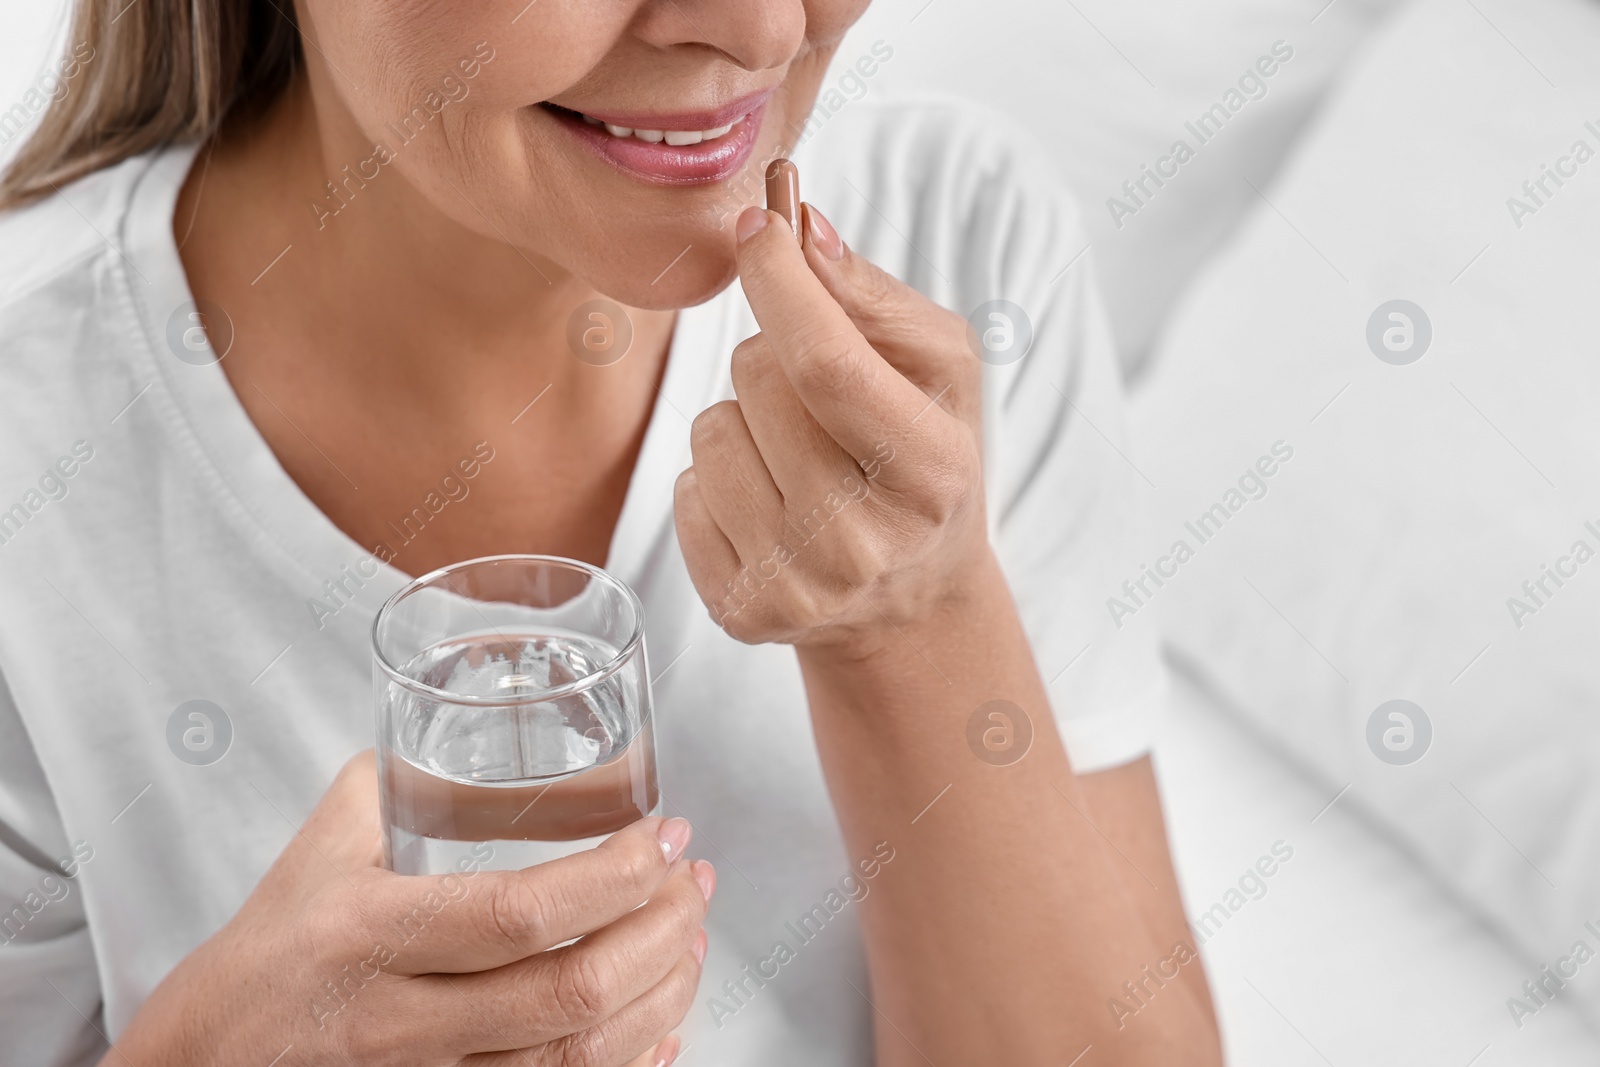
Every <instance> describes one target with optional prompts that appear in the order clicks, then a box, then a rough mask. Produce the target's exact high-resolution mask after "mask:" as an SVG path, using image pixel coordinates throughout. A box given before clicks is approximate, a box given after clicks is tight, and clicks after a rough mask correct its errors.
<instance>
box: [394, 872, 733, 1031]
mask: <svg viewBox="0 0 1600 1067" xmlns="http://www.w3.org/2000/svg"><path fill="white" fill-rule="evenodd" d="M709 872H710V864H707V863H705V862H704V861H703V860H702V861H697V862H696V863H695V864H692V865H691V864H680V865H679V866H678V867H677V869H676V870H675V871H674V873H673V875H672V877H671V878H669V879H668V880H667V882H666V884H665V885H663V886H662V888H661V890H660V891H659V892H658V893H656V894H655V895H654V896H652V897H651V898H650V900H649V902H648V903H646V904H645V905H644V906H643V907H640V908H638V909H637V910H634V911H631V912H629V913H628V914H627V915H625V916H623V917H622V918H620V919H618V920H617V921H616V922H614V923H611V924H610V925H608V926H605V927H602V928H601V929H599V930H597V931H595V932H594V933H592V934H590V935H588V936H587V937H584V938H583V939H582V940H580V941H578V942H576V943H575V944H571V945H565V946H563V947H561V948H558V949H553V950H551V951H549V952H543V953H539V954H537V955H535V956H531V957H529V958H527V959H525V960H520V961H518V962H517V963H514V964H511V965H510V966H507V967H502V968H500V969H498V970H495V971H487V972H483V973H479V974H471V975H456V976H454V977H449V978H447V977H445V976H442V975H441V976H439V977H438V978H437V979H434V978H424V979H419V982H420V983H423V984H424V988H423V989H422V990H421V995H422V996H427V997H437V996H443V995H446V994H459V995H460V996H464V997H465V998H466V1000H467V1001H468V1002H469V1003H471V1004H472V1005H473V1006H474V1008H475V1011H474V1012H472V1013H470V1014H462V1013H457V1014H454V1015H452V1016H451V1017H450V1020H449V1021H447V1022H445V1023H443V1024H442V1025H441V1026H439V1027H436V1028H435V1033H436V1039H437V1040H439V1041H440V1042H442V1047H446V1048H450V1047H461V1046H460V1045H459V1044H457V1043H458V1042H462V1041H468V1042H470V1041H472V1040H474V1035H477V1040H478V1042H479V1043H478V1044H476V1045H475V1046H469V1047H476V1048H479V1049H485V1050H495V1049H511V1048H524V1047H529V1046H537V1045H540V1044H545V1043H548V1042H553V1041H559V1040H561V1039H563V1038H568V1039H575V1040H581V1041H592V1040H595V1039H596V1038H595V1035H592V1034H591V1035H586V1036H580V1035H583V1032H584V1031H589V1030H595V1029H597V1028H602V1029H603V1028H604V1027H605V1024H607V1023H608V1022H609V1021H610V1020H612V1018H613V1017H614V1016H617V1015H619V1014H621V1013H623V1012H624V1011H625V1010H626V1009H627V1008H629V1007H630V1006H631V1005H633V1004H634V1002H635V1001H638V1000H639V999H640V998H643V997H647V996H648V995H649V994H651V993H652V991H654V990H655V989H656V988H657V987H658V986H659V985H660V984H661V983H662V982H663V981H664V980H666V979H667V978H668V976H669V975H670V974H671V972H673V971H674V970H676V969H678V968H680V967H682V965H683V963H684V959H685V957H688V961H689V963H690V965H691V969H690V970H689V972H688V973H686V974H685V975H684V976H683V977H685V978H687V979H690V985H691V987H692V985H693V983H694V982H695V981H698V975H699V963H700V957H703V955H704V948H703V940H702V939H701V936H700V935H701V933H702V924H703V923H704V920H705V914H706V906H707V903H708V901H709V893H708V891H707V889H706V888H705V887H703V886H702V881H704V882H705V884H706V885H708V886H710V887H711V888H713V889H714V888H715V882H714V881H713V880H712V879H711V878H710V877H709ZM697 876H698V877H697ZM696 953H698V954H699V955H698V956H697V955H696ZM435 983H437V984H435ZM430 985H431V986H432V988H429V987H428V986H430ZM439 986H444V988H442V989H441V988H439ZM680 1019H681V1016H676V1017H673V1018H670V1019H657V1020H654V1022H655V1023H664V1025H661V1026H659V1028H654V1026H653V1025H645V1024H646V1023H647V1022H650V1021H651V1017H650V1016H649V1015H648V1014H641V1013H637V1012H636V1013H634V1014H632V1015H630V1016H627V1017H625V1018H624V1020H622V1025H621V1026H620V1027H619V1026H618V1025H613V1026H612V1027H611V1029H610V1031H609V1034H610V1036H611V1039H612V1040H613V1041H615V1040H616V1038H617V1037H618V1035H619V1034H620V1035H621V1036H622V1037H626V1038H627V1042H626V1043H624V1044H622V1045H618V1046H615V1053H616V1055H615V1056H614V1058H613V1059H612V1060H609V1061H606V1062H622V1061H624V1060H626V1059H627V1058H628V1057H629V1056H632V1055H635V1054H637V1053H638V1052H641V1051H643V1050H644V1049H645V1048H648V1047H649V1046H650V1045H651V1044H653V1043H654V1042H656V1041H659V1040H660V1039H661V1037H662V1036H663V1035H664V1034H665V1032H666V1031H667V1030H668V1029H670V1028H671V1027H672V1026H674V1025H676V1024H677V1022H678V1021H679V1020H680ZM629 1020H634V1021H635V1023H636V1024H637V1025H636V1027H635V1029H631V1030H630V1029H628V1023H629Z"/></svg>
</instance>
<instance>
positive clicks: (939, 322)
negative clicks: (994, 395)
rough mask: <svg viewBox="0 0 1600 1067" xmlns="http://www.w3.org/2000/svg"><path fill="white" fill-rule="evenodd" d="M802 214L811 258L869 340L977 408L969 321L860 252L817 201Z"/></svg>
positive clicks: (930, 392)
mask: <svg viewBox="0 0 1600 1067" xmlns="http://www.w3.org/2000/svg"><path fill="white" fill-rule="evenodd" d="M801 216H802V229H801V240H802V242H803V247H804V250H805V256H806V263H807V264H808V265H809V266H810V267H811V270H812V272H813V273H814V274H815V275H816V276H817V279H818V280H819V281H820V282H821V283H822V286H823V288H824V289H826V290H827V291H828V295H829V296H831V297H833V299H834V300H835V301H837V302H838V304H839V306H840V307H841V308H843V309H844V313H845V314H846V315H848V316H849V317H850V321H851V322H852V323H854V324H855V326H856V329H858V330H860V331H861V334H862V336H863V337H865V338H866V339H867V342H868V343H869V344H871V345H872V347H873V348H874V349H876V350H877V352H878V354H879V355H881V356H882V357H883V358H884V359H885V360H886V361H887V362H888V363H889V365H890V366H892V367H894V369H895V370H897V371H899V372H900V373H901V374H902V375H904V376H905V377H906V378H908V379H909V380H911V381H912V382H914V383H916V384H917V385H918V386H920V387H921V388H922V391H923V393H924V394H925V395H927V396H929V397H938V398H939V402H940V403H941V404H942V406H944V407H945V408H946V409H949V410H952V411H954V412H955V414H957V415H958V417H960V416H964V415H966V414H968V411H967V410H966V409H967V408H968V407H970V409H971V412H970V413H971V414H974V415H975V414H977V411H978V405H979V403H980V401H979V397H978V387H979V383H980V380H981V369H982V364H981V361H980V360H979V359H978V356H977V353H976V352H975V351H974V350H973V348H972V345H971V344H970V343H969V338H968V333H969V330H970V327H969V326H968V324H967V321H966V320H965V319H963V318H962V317H961V316H960V315H957V314H956V313H955V312H953V311H950V310H949V309H948V308H944V307H940V306H939V305H938V304H936V303H934V302H933V301H932V300H929V299H928V298H927V297H925V296H923V295H922V294H921V293H919V292H917V291H916V290H915V289H913V288H912V287H911V286H909V285H907V284H905V283H904V282H902V281H901V280H900V279H898V278H896V277H895V276H894V275H892V274H890V273H889V272H888V271H886V270H884V269H882V268H881V267H879V266H878V265H877V264H876V263H873V262H872V261H871V260H869V259H866V258H865V257H863V256H858V255H856V254H855V252H853V251H852V250H851V249H850V248H849V247H848V246H847V245H846V244H845V243H844V242H843V241H842V240H841V239H840V237H839V235H838V233H837V232H836V231H835V230H834V228H833V224H832V223H830V222H829V221H828V220H827V218H826V217H825V216H824V215H823V214H822V212H820V211H818V210H817V209H816V208H815V207H813V206H811V205H810V204H806V205H803V207H802V210H801Z"/></svg>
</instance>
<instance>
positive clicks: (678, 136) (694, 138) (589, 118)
mask: <svg viewBox="0 0 1600 1067" xmlns="http://www.w3.org/2000/svg"><path fill="white" fill-rule="evenodd" d="M572 114H575V115H577V116H578V117H579V118H581V119H583V121H584V122H586V123H588V124H589V125H590V126H598V127H600V128H601V129H602V130H605V131H606V132H607V133H609V134H610V135H611V136H613V137H619V138H621V137H632V138H634V139H635V140H639V141H643V142H644V143H645V144H662V143H665V144H669V145H672V146H673V147H674V148H681V147H684V146H687V145H692V144H700V143H702V142H704V141H715V140H716V139H717V138H719V137H726V136H727V135H728V134H729V133H731V132H733V129H734V127H736V126H738V125H739V124H740V123H741V122H743V121H744V120H745V119H747V118H749V116H748V115H741V116H739V117H738V118H737V119H735V120H734V121H733V122H729V123H726V124H724V125H722V126H713V127H712V128H711V129H709V130H636V129H634V128H633V127H631V126H618V125H617V124H616V123H612V122H602V121H601V120H600V119H597V118H595V117H594V116H593V115H585V114H584V113H583V112H581V111H576V112H572Z"/></svg>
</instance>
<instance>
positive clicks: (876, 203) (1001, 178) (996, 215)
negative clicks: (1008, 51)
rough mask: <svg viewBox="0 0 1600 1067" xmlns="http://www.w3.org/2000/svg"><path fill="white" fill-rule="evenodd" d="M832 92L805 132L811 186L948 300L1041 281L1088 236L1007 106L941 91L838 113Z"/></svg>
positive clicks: (827, 208)
mask: <svg viewBox="0 0 1600 1067" xmlns="http://www.w3.org/2000/svg"><path fill="white" fill-rule="evenodd" d="M829 92H830V90H828V89H824V92H823V94H822V95H821V97H820V98H819V103H818V105H817V108H816V110H815V111H814V112H813V114H812V116H811V119H810V121H809V122H808V124H807V126H806V128H805V130H804V131H803V132H802V133H801V134H800V138H801V145H800V148H799V149H797V155H798V156H799V158H800V160H801V163H802V176H801V193H802V195H803V196H805V198H806V199H807V200H810V201H812V202H814V203H816V204H817V206H818V207H819V208H820V209H821V210H822V211H823V213H824V214H826V215H828V216H829V218H830V219H832V220H833V221H834V223H835V225H836V226H837V227H838V228H839V231H840V233H841V234H843V235H844V237H845V240H846V241H849V242H850V243H851V245H852V246H853V247H855V248H856V249H857V250H858V251H860V252H862V253H863V254H864V255H866V256H867V257H868V258H870V259H873V260H874V261H875V262H877V263H879V265H881V266H883V267H884V268H886V269H888V270H890V271H892V272H893V273H895V274H897V275H899V276H900V277H902V278H904V279H905V280H906V281H908V282H909V283H911V284H912V285H915V286H916V287H917V288H918V289H921V290H922V291H923V292H925V293H927V294H928V295H929V296H931V297H933V298H934V299H936V300H939V302H940V303H945V304H947V305H951V304H953V303H959V302H961V301H964V300H970V299H972V298H976V300H978V301H981V300H985V299H989V298H991V297H995V296H1001V295H1009V296H1012V298H1013V299H1015V298H1016V297H1017V296H1026V295H1028V293H1030V292H1032V291H1037V290H1041V289H1042V288H1043V287H1044V285H1045V284H1046V283H1047V282H1048V280H1049V278H1050V276H1051V275H1053V274H1054V273H1055V271H1058V270H1060V269H1061V268H1062V267H1065V266H1066V264H1067V263H1068V261H1069V260H1071V258H1072V257H1073V256H1074V255H1075V254H1076V253H1078V252H1079V251H1081V250H1082V249H1083V248H1084V247H1085V245H1086V244H1087V243H1088V238H1087V236H1086V231H1085V230H1084V228H1083V226H1082V224H1081V219H1080V214H1079V211H1078V208H1077V205H1076V204H1075V202H1074V201H1073V199H1072V197H1071V195H1070V194H1069V193H1068V192H1067V190H1066V184H1065V181H1064V180H1063V179H1062V178H1061V176H1060V175H1059V174H1058V171H1057V168H1056V165H1055V163H1054V162H1053V161H1052V160H1051V159H1050V158H1049V156H1048V155H1047V154H1045V153H1044V152H1043V151H1042V150H1041V149H1040V148H1039V146H1038V145H1037V144H1036V142H1035V141H1034V139H1033V138H1032V137H1031V136H1030V135H1029V134H1028V132H1027V131H1026V130H1024V129H1023V128H1022V127H1021V126H1020V125H1018V124H1017V123H1016V122H1015V121H1014V120H1012V119H1011V118H1010V117H1009V116H1006V115H1003V114H1001V113H998V112H995V111H991V110H989V109H986V108H983V107H980V106H977V105H974V104H970V103H967V102H965V101H960V100H954V99H946V98H942V97H937V96H918V97H909V98H897V99H883V100H876V99H870V98H863V99H859V100H851V99H849V98H848V97H843V98H841V99H842V101H843V102H842V103H841V102H840V101H834V103H835V104H839V106H838V107H837V109H836V110H833V111H830V110H829V107H830V102H829V95H828V94H829ZM1058 260H1059V262H1057V261H1058ZM1041 272H1043V273H1044V277H1042V278H1038V277H1036V275H1038V274H1039V273H1041ZM1002 290H1004V292H1002ZM1013 294H1015V295H1013ZM960 310H967V309H965V308H962V309H960Z"/></svg>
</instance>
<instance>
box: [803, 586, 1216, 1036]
mask: <svg viewBox="0 0 1600 1067" xmlns="http://www.w3.org/2000/svg"><path fill="white" fill-rule="evenodd" d="M900 630H901V632H900V633H898V634H896V633H894V632H892V631H891V632H888V633H886V634H882V635H879V638H878V642H877V643H875V644H874V645H872V646H871V648H872V651H871V653H870V654H868V655H863V656H849V657H846V656H841V655H838V654H836V653H828V652H818V651H813V650H802V651H801V653H800V661H801V665H802V669H803V671H804V674H805V679H806V686H807V690H808V693H809V695H810V698H811V707H812V718H813V722H814V724H815V729H816V735H817V743H818V746H819V748H820V750H821V753H822V760H823V765H824V767H825V768H826V771H827V775H828V783H829V787H830V789H831V791H832V794H833V797H834V804H835V808H836V809H837V810H838V812H839V818H840V822H841V825H842V827H843V830H844V835H845V840H846V841H847V843H848V847H849V850H850V855H852V856H863V855H869V854H871V851H872V847H873V844H874V843H875V842H878V841H888V842H889V843H890V844H891V845H892V846H893V847H894V849H895V860H894V862H893V863H891V864H889V865H888V866H887V867H886V868H885V869H884V871H883V873H882V874H880V875H879V877H878V880H877V883H876V885H875V886H874V891H873V892H872V893H871V894H870V895H869V896H868V897H867V898H866V899H865V900H864V901H863V902H862V908H863V924H864V929H865V933H866V940H867V949H868V953H869V958H870V961H871V972H872V986H873V988H872V990H871V996H872V1000H873V1002H874V1007H875V1008H876V1009H877V1012H878V1025H877V1034H878V1047H879V1063H880V1064H882V1065H884V1067H890V1065H898V1064H920V1063H924V1062H926V1061H925V1060H924V1059H923V1057H924V1056H925V1055H926V1056H928V1057H931V1058H932V1059H933V1060H934V1062H941V1063H942V1062H958V1063H982V1062H989V1063H1017V1064H1024V1063H1029V1064H1031V1063H1046V1062H1053V1063H1060V1064H1064V1063H1067V1062H1069V1061H1071V1060H1072V1058H1073V1057H1074V1056H1076V1055H1077V1054H1078V1053H1079V1052H1081V1051H1082V1050H1083V1049H1084V1048H1085V1047H1086V1046H1088V1045H1093V1046H1094V1047H1095V1049H1096V1055H1095V1058H1094V1059H1093V1060H1092V1061H1090V1062H1095V1063H1101V1064H1106V1063H1115V1064H1143V1063H1206V1062H1220V1055H1219V1052H1218V1050H1217V1045H1216V1041H1217V1038H1216V1032H1215V1027H1214V1024H1213V1023H1212V1021H1211V1018H1210V999H1209V996H1208V994H1207V992H1206V988H1205V978H1204V974H1203V971H1202V970H1201V967H1200V964H1199V962H1198V960H1197V959H1191V960H1189V962H1187V963H1185V964H1183V965H1181V966H1180V965H1178V964H1176V963H1173V964H1167V965H1165V967H1164V968H1163V969H1165V970H1166V971H1167V972H1168V973H1171V971H1172V970H1173V969H1174V968H1175V969H1176V970H1177V975H1176V977H1175V978H1174V979H1172V980H1160V979H1159V976H1158V979H1157V981H1152V980H1150V979H1148V978H1146V977H1145V973H1144V968H1146V967H1149V968H1150V969H1151V971H1152V972H1154V971H1156V970H1157V967H1158V964H1160V963H1161V961H1163V960H1166V959H1170V958H1172V957H1173V956H1174V946H1175V945H1177V944H1178V943H1180V942H1182V943H1185V944H1186V945H1188V946H1190V951H1192V944H1193V943H1192V941H1191V940H1190V938H1189V935H1188V932H1187V930H1186V929H1185V924H1184V919H1183V913H1182V906H1181V902H1180V901H1179V899H1178V894H1177V889H1176V883H1175V881H1174V879H1173V876H1172V872H1171V867H1170V862H1169V860H1168V859H1167V854H1166V852H1167V850H1166V839H1165V831H1164V829H1163V827H1162V824H1161V815H1160V805H1159V801H1158V800H1157V797H1156V793H1155V786H1154V782H1153V779H1152V777H1151V775H1150V773H1149V763H1148V760H1145V761H1141V762H1140V763H1139V764H1136V765H1133V766H1131V767H1125V768H1119V769H1117V770H1114V771H1107V772H1103V773H1101V774H1097V775H1092V776H1089V777H1088V778H1086V779H1083V780H1081V781H1080V780H1079V779H1078V778H1077V777H1076V776H1074V774H1073V773H1072V769H1071V767H1070V766H1069V765H1068V763H1067V759H1066V755H1065V753H1064V751H1063V750H1062V747H1061V742H1060V739H1059V738H1058V736H1057V735H1056V732H1055V728H1054V725H1053V719H1052V716H1051V714H1050V709H1049V705H1048V702H1047V701H1046V698H1045V694H1044V687H1043V685H1042V683H1041V681H1040V679H1039V675H1038V672H1037V670H1036V669H1035V667H1034V664H1033V660H1032V656H1031V654H1030V652H1029V650H1028V645H1027V641H1026V639H1025V638H1024V636H1023V633H1022V628H1021V625H1020V623H1019V622H1018V620H1017V616H1016V612H1015V610H1014V608H1013V607H1012V604H1011V598H1010V595H1009V593H1008V592H1007V590H1006V586H1005V581H1004V578H1003V577H1002V576H1001V574H1000V571H999V567H998V565H997V564H996V563H995V562H994V560H993V559H992V558H991V559H988V560H984V561H980V562H979V563H978V564H977V565H975V566H974V568H973V574H972V582H971V584H970V587H969V588H968V589H966V590H965V591H963V592H962V593H960V594H958V595H957V596H955V597H953V598H952V599H951V601H950V602H949V604H948V606H947V608H946V609H945V610H943V611H941V612H939V613H937V614H936V615H934V616H932V617H930V618H928V619H927V620H926V623H925V624H924V625H920V626H915V625H914V626H909V627H908V626H902V627H901V628H900ZM913 646H914V647H913ZM930 661H931V662H930ZM935 664H937V665H938V669H937V670H936V669H935V667H934V665H935ZM995 699H1002V700H1009V701H1011V702H1012V703H1014V704H1016V705H1017V706H1018V707H1020V708H1021V709H1022V711H1023V713H1024V714H1025V715H1026V716H1027V720H1028V721H1029V722H1031V725H1032V729H1033V739H1032V745H1031V747H1030V749H1029V750H1028V752H1027V755H1026V757H1025V758H1023V759H1021V760H1019V761H1017V762H1016V763H1014V764H1011V765H1009V766H994V765H991V764H989V763H985V762H983V761H982V760H979V759H977V758H975V757H974V755H973V753H972V752H970V751H969V750H968V747H967V724H968V719H969V717H970V716H971V714H972V712H973V710H974V709H976V708H977V707H978V706H979V705H981V704H984V703H985V702H987V701H990V700H995ZM1019 734H1020V731H1019ZM946 787H948V789H947V788H946ZM941 793H942V795H941ZM935 797H938V800H937V801H936V802H935V801H934V798H935ZM930 802H933V804H932V807H926V810H924V808H925V806H926V805H928V804H929V803H930ZM913 818H915V819H916V823H915V824H912V822H911V820H912V819H913ZM1147 878H1148V879H1149V881H1148V882H1147V881H1146V879H1147ZM1125 981H1133V982H1135V983H1140V982H1143V983H1145V988H1146V989H1148V990H1153V992H1152V993H1150V994H1148V995H1145V994H1141V996H1142V997H1144V999H1145V1002H1146V1004H1147V1005H1148V1007H1142V1006H1141V1007H1140V1008H1139V1010H1138V1011H1137V1013H1136V1014H1135V1015H1134V1016H1129V1015H1126V1014H1122V1015H1120V1017H1119V1014H1118V1013H1113V1012H1112V1011H1111V1010H1109V1008H1108V1001H1109V1000H1110V999H1111V998H1113V997H1117V998H1120V999H1121V1000H1122V1001H1124V1002H1130V1001H1129V998H1128V996H1127V994H1126V992H1125V991H1124V989H1123V988H1122V983H1123V982H1125ZM1158 982H1163V984H1159V985H1158ZM1131 1003H1136V1002H1131ZM891 1024H892V1025H891Z"/></svg>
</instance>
